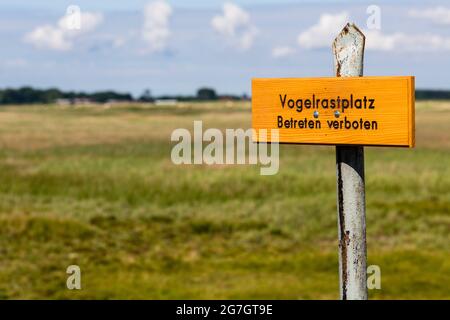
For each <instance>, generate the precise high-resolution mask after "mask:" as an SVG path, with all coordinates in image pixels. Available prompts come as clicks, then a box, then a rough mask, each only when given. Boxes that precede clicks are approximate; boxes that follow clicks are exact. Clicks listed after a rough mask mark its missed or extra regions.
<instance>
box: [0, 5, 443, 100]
mask: <svg viewBox="0 0 450 320" xmlns="http://www.w3.org/2000/svg"><path fill="white" fill-rule="evenodd" d="M70 5H76V6H78V7H79V8H80V9H81V14H80V17H81V18H80V22H81V23H80V28H78V25H77V20H76V18H74V17H76V15H73V14H72V15H68V13H70V12H74V11H71V10H70V8H69V6H70ZM371 5H376V7H374V6H371ZM68 8H69V10H68ZM347 21H352V22H355V23H356V24H357V25H358V26H359V27H360V28H361V29H362V30H363V31H364V33H365V34H366V37H367V40H366V57H365V70H364V73H365V74H366V75H415V76H416V86H417V87H418V88H437V89H450V72H449V71H450V3H449V1H448V0H446V1H443V0H442V1H427V2H426V3H425V1H401V0H400V1H378V2H374V1H370V2H367V1H357V0H354V1H346V2H343V1H333V0H323V1H301V0H297V1H280V0H278V1H276V0H232V1H228V2H227V1H215V0H192V1H187V0H183V1H182V0H156V1H152V0H127V1H123V0H122V1H120V0H72V1H65V0H52V1H50V0H48V1H44V0H33V1H30V0H2V1H1V4H0V37H1V39H2V44H3V45H2V47H1V50H0V87H2V88H4V87H18V86H23V85H32V86H35V87H39V88H47V87H59V88H61V89H65V90H85V91H95V90H105V89H114V90H119V91H128V92H132V93H133V94H135V95H139V94H140V93H141V92H142V91H143V90H144V89H146V88H150V89H151V90H152V92H153V93H154V94H156V95H160V94H191V93H194V92H195V90H196V89H197V88H198V87H200V86H205V85H207V86H212V87H214V88H216V89H217V90H218V91H219V92H221V93H234V94H242V93H249V92H250V80H251V78H252V77H313V76H332V75H333V65H332V63H333V60H332V55H331V49H330V48H331V42H332V40H333V38H334V37H335V35H336V34H337V33H338V32H339V31H340V29H341V28H342V27H343V26H344V25H345V23H346V22H347Z"/></svg>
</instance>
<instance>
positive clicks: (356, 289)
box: [333, 24, 367, 300]
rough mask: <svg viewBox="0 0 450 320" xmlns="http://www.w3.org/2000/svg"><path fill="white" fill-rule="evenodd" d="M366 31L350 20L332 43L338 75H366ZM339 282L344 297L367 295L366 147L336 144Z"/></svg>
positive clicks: (347, 298) (353, 297)
mask: <svg viewBox="0 0 450 320" xmlns="http://www.w3.org/2000/svg"><path fill="white" fill-rule="evenodd" d="M364 43H365V37H364V34H363V33H362V32H361V31H360V30H359V29H358V28H357V27H356V26H355V25H354V24H347V25H346V26H345V27H344V29H343V30H342V31H341V33H340V34H339V35H338V36H337V37H336V39H335V40H334V43H333V53H334V67H335V74H336V76H337V77H361V76H362V75H363V60H364ZM336 175H337V209H338V230H339V286H340V295H341V299H342V300H366V299H367V269H366V268H367V266H366V264H367V262H366V260H367V253H366V203H365V190H364V189H365V187H364V148H363V147H362V146H336Z"/></svg>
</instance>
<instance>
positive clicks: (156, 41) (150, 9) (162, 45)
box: [142, 0, 172, 52]
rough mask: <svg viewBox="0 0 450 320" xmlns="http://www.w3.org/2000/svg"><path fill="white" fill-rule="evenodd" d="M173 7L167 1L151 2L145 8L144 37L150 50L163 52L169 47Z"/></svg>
mask: <svg viewBox="0 0 450 320" xmlns="http://www.w3.org/2000/svg"><path fill="white" fill-rule="evenodd" d="M171 16H172V7H171V6H170V5H169V4H168V3H167V2H165V1H162V0H158V1H153V2H150V3H148V4H147V5H146V7H145V9H144V27H143V29H142V38H143V39H144V41H145V42H146V43H147V45H148V51H150V52H161V51H164V50H166V49H167V44H168V40H169V38H170V35H171V32H170V28H169V27H170V26H169V22H170V17H171Z"/></svg>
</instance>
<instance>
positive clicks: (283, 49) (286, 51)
mask: <svg viewBox="0 0 450 320" xmlns="http://www.w3.org/2000/svg"><path fill="white" fill-rule="evenodd" d="M293 54H295V49H294V48H292V47H289V46H279V47H275V48H273V49H272V57H274V58H284V57H287V56H291V55H293Z"/></svg>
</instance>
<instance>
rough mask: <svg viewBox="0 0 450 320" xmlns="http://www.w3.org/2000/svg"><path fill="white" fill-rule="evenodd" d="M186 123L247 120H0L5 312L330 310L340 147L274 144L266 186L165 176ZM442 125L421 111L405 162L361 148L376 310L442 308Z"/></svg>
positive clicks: (76, 115) (180, 172) (12, 116)
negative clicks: (292, 305)
mask: <svg viewBox="0 0 450 320" xmlns="http://www.w3.org/2000/svg"><path fill="white" fill-rule="evenodd" d="M194 120H203V121H204V128H207V127H218V128H221V129H224V128H239V127H241V128H248V127H249V126H250V110H249V107H248V105H232V106H223V105H218V104H192V105H184V106H182V107H180V108H173V107H169V108H153V107H151V106H127V107H112V108H102V107H85V108H59V107H55V106H35V107H32V106H30V107H5V108H1V109H0V146H1V149H0V181H1V183H0V256H1V259H0V298H4V299H24V298H40V299H60V298H68V299H78V298H83V299H84V298H91V299H114V298H125V299H132V298H140V299H141V298H144V299H161V298H163V299H165V298H168V299H196V298H198V299H203V298H238V299H240V298H245V299H259V298H261V299H266V298H269V299H270V298H274V299H278V298H287V299H291V298H292V299H335V298H338V292H339V290H338V271H337V263H338V262H337V239H336V238H337V221H336V194H335V192H336V191H335V188H336V186H335V163H334V161H335V160H334V159H335V155H334V149H333V148H332V147H312V146H294V145H284V146H282V147H281V150H280V157H281V159H280V160H281V163H280V171H279V173H278V174H277V175H275V176H260V175H259V167H257V166H211V167H210V166H204V165H201V166H175V165H173V164H172V162H171V160H170V151H171V148H172V146H173V145H174V144H172V143H171V142H170V134H171V132H172V130H173V129H175V128H179V127H184V128H188V129H192V127H193V121H194ZM449 124H450V108H449V105H448V103H420V104H418V106H417V147H416V148H415V149H411V150H410V149H397V148H395V149H391V148H366V200H367V243H368V256H369V257H368V259H369V261H368V262H369V264H377V265H379V266H380V267H381V272H382V289H381V290H371V291H370V292H369V295H370V297H371V298H375V299H428V298H434V299H449V298H450V291H449V288H450V245H449V231H450V166H449V165H448V164H449V163H450V130H449ZM71 264H77V265H79V266H80V267H81V271H82V286H83V289H82V290H80V291H69V290H67V289H66V288H65V281H66V279H67V275H66V273H65V270H66V268H67V266H69V265H71Z"/></svg>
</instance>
